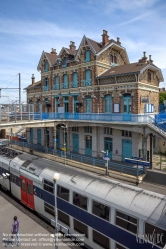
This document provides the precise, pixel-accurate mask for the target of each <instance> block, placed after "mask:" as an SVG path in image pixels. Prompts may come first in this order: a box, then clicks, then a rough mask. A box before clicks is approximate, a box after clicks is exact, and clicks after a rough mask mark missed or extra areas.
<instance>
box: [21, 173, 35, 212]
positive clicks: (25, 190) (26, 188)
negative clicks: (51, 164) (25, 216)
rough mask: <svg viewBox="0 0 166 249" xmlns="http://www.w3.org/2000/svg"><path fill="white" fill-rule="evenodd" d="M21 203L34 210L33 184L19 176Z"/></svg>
mask: <svg viewBox="0 0 166 249" xmlns="http://www.w3.org/2000/svg"><path fill="white" fill-rule="evenodd" d="M20 184H21V185H20V187H21V201H22V202H23V203H24V204H25V205H26V206H28V207H30V208H31V209H34V208H35V207H34V194H33V182H32V181H31V180H29V179H27V178H25V177H23V176H20Z"/></svg>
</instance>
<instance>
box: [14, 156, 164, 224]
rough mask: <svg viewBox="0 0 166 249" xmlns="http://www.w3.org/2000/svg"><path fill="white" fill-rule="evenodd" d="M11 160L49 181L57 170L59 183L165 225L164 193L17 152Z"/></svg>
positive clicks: (154, 222)
mask: <svg viewBox="0 0 166 249" xmlns="http://www.w3.org/2000/svg"><path fill="white" fill-rule="evenodd" d="M15 163H17V164H19V165H20V168H22V169H24V170H26V171H30V172H31V173H33V174H34V175H36V176H40V177H43V178H46V179H49V180H50V181H53V176H54V173H55V172H58V173H60V178H59V181H58V182H59V184H62V183H63V184H64V185H66V186H68V187H70V188H72V189H74V188H76V189H77V190H78V191H79V192H80V193H82V194H84V195H88V196H91V198H94V197H95V199H98V201H101V202H104V203H105V204H107V205H109V206H112V207H115V208H116V209H119V210H122V209H123V211H124V212H127V213H132V214H133V215H134V214H135V215H136V216H137V217H138V215H139V217H142V219H144V220H147V222H149V223H152V224H157V225H158V226H159V227H161V228H163V227H164V229H165V227H166V218H165V217H166V196H165V195H162V194H159V193H155V192H151V191H148V190H144V189H142V188H139V187H136V186H132V185H128V184H125V183H122V182H118V181H114V180H112V179H109V178H108V177H103V176H100V175H97V174H94V173H90V172H87V171H86V172H85V171H83V170H80V169H76V168H73V167H70V166H65V165H63V164H60V163H57V162H54V161H50V160H46V159H42V158H38V157H36V156H33V155H29V154H21V155H18V156H17V157H15V158H14V159H13V160H12V164H15ZM31 169H34V170H33V171H32V170H31Z"/></svg>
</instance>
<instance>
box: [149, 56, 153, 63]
mask: <svg viewBox="0 0 166 249" xmlns="http://www.w3.org/2000/svg"><path fill="white" fill-rule="evenodd" d="M152 62H153V61H152V56H151V55H149V63H152Z"/></svg>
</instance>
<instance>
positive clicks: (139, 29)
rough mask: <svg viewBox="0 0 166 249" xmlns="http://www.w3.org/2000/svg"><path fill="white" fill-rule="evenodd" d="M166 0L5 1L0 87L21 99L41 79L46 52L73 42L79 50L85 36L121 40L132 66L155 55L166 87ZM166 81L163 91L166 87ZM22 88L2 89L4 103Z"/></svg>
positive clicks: (0, 8)
mask: <svg viewBox="0 0 166 249" xmlns="http://www.w3.org/2000/svg"><path fill="white" fill-rule="evenodd" d="M165 10H166V1H165V0H84V1H78V0H15V1H13V0H5V1H1V5H0V88H12V87H13V88H18V86H19V83H18V82H19V77H18V73H20V74H21V87H22V90H21V98H22V99H21V100H22V102H26V91H25V90H23V89H24V88H25V87H27V86H28V85H30V84H31V76H32V74H34V75H35V80H36V81H38V80H40V72H38V71H37V66H38V63H39V60H40V57H41V54H42V51H43V50H44V51H45V52H51V49H52V48H55V49H56V50H57V52H58V53H59V52H60V50H61V48H62V47H69V44H70V41H74V42H75V44H76V46H77V48H78V47H79V44H80V42H81V39H82V37H83V36H84V35H85V36H87V37H88V38H91V39H93V40H96V41H98V42H101V41H102V37H101V35H102V33H103V29H104V30H107V31H108V35H109V39H111V38H112V39H115V40H116V38H117V37H120V41H121V45H122V46H123V47H125V48H126V50H127V53H128V57H129V60H130V62H131V63H132V62H136V61H138V60H139V59H140V58H141V57H142V56H143V51H146V55H147V56H149V55H152V60H153V61H154V64H155V65H156V66H157V67H159V68H161V70H162V73H163V77H164V78H165V83H166V32H165V31H166V16H165ZM165 83H164V82H162V83H160V87H166V84H165ZM18 96H19V92H18V89H14V90H11V89H2V90H1V98H0V104H2V103H12V102H14V101H17V100H18Z"/></svg>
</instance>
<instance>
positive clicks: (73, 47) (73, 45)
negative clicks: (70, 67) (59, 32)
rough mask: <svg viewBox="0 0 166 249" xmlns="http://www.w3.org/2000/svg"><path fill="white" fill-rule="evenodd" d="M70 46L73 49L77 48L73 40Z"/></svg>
mask: <svg viewBox="0 0 166 249" xmlns="http://www.w3.org/2000/svg"><path fill="white" fill-rule="evenodd" d="M69 48H70V49H71V50H76V46H75V42H73V41H71V42H70V45H69Z"/></svg>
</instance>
